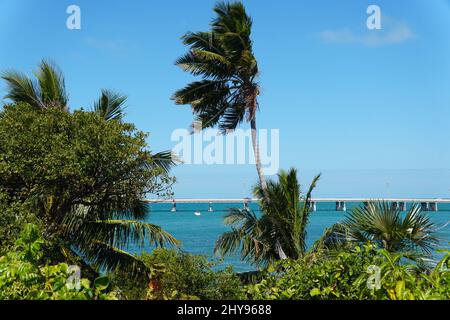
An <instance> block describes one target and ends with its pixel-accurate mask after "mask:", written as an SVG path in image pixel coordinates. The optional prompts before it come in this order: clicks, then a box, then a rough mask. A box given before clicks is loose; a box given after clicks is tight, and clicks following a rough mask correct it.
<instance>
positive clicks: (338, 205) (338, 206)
mask: <svg viewBox="0 0 450 320" xmlns="http://www.w3.org/2000/svg"><path fill="white" fill-rule="evenodd" d="M336 211H347V206H346V204H345V202H344V201H336Z"/></svg>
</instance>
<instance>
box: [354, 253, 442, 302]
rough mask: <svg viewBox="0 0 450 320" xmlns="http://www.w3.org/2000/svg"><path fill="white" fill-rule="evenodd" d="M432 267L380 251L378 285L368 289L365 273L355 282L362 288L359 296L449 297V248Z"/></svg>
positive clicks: (373, 297) (388, 297)
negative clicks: (415, 263) (408, 262)
mask: <svg viewBox="0 0 450 320" xmlns="http://www.w3.org/2000/svg"><path fill="white" fill-rule="evenodd" d="M442 252H444V253H446V254H445V256H444V257H443V258H442V259H441V261H439V263H437V264H436V266H435V267H434V268H433V269H431V270H424V269H423V268H422V267H420V266H417V265H412V264H404V263H401V261H402V259H403V258H404V255H403V254H399V253H397V254H392V253H389V252H388V251H387V250H380V251H379V254H380V255H381V256H382V257H383V261H382V263H381V264H380V265H379V268H380V269H379V270H380V285H379V288H373V289H369V288H368V286H367V285H365V284H366V283H367V280H368V279H367V275H366V274H363V275H362V276H361V278H360V279H359V280H358V281H356V282H355V286H359V288H361V293H360V297H361V298H369V299H383V300H385V299H390V300H436V299H438V300H449V299H450V269H449V267H450V251H449V250H442Z"/></svg>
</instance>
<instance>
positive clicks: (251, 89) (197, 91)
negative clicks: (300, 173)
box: [173, 3, 260, 131]
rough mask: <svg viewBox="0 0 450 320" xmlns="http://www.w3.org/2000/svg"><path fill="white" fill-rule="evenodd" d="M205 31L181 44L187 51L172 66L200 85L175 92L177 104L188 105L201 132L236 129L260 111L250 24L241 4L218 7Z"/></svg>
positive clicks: (249, 19)
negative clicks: (193, 77) (187, 47)
mask: <svg viewBox="0 0 450 320" xmlns="http://www.w3.org/2000/svg"><path fill="white" fill-rule="evenodd" d="M214 11H215V12H216V13H217V18H216V19H214V20H213V21H212V23H211V30H210V31H207V32H189V33H187V34H186V35H184V36H183V38H182V39H183V43H184V44H185V45H188V46H189V47H190V51H189V52H188V53H187V54H185V55H184V56H182V57H181V58H179V59H178V60H177V61H176V64H177V65H178V66H180V67H181V68H182V69H183V70H185V71H188V72H190V73H191V74H193V75H194V76H202V77H203V80H201V81H195V82H192V83H190V84H188V85H187V86H186V87H185V88H183V89H181V90H179V91H177V92H175V94H174V96H173V99H174V100H175V101H176V103H177V104H190V105H191V106H192V110H193V112H194V114H195V115H196V116H197V118H196V120H197V121H200V122H201V123H202V126H203V128H208V127H213V126H216V125H219V127H220V128H221V129H222V131H226V130H233V129H235V128H236V127H237V126H238V125H239V124H240V123H241V122H242V121H243V120H244V119H245V116H246V115H247V120H249V121H251V120H252V119H254V117H255V112H256V109H257V107H258V102H257V97H258V95H259V92H260V90H259V85H258V83H257V82H256V78H257V76H258V64H257V62H256V58H255V56H254V54H253V50H252V41H251V39H250V34H251V27H252V20H251V18H250V17H249V16H248V15H247V14H246V12H245V8H244V6H243V5H242V4H241V3H233V4H229V3H220V4H218V5H217V6H216V7H215V8H214Z"/></svg>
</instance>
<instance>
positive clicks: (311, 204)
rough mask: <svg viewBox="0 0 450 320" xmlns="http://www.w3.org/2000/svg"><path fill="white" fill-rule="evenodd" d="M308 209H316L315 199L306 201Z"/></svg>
mask: <svg viewBox="0 0 450 320" xmlns="http://www.w3.org/2000/svg"><path fill="white" fill-rule="evenodd" d="M307 206H308V209H309V210H311V211H317V203H316V202H315V201H311V202H308V204H307Z"/></svg>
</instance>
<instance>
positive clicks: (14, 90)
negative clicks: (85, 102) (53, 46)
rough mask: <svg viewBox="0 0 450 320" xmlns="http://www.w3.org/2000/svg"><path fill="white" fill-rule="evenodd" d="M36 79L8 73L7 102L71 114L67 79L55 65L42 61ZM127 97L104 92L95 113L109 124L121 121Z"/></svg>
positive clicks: (18, 73) (17, 72)
mask: <svg viewBox="0 0 450 320" xmlns="http://www.w3.org/2000/svg"><path fill="white" fill-rule="evenodd" d="M34 75H35V77H36V79H34V80H33V79H30V78H29V77H28V76H26V75H25V74H23V73H22V72H19V71H15V70H12V71H7V72H4V73H3V74H2V78H3V79H4V80H5V81H6V84H7V91H8V92H7V94H6V96H5V99H9V100H11V101H12V102H14V103H21V102H22V103H27V104H29V105H30V106H32V107H35V108H38V109H46V108H60V109H62V110H66V111H69V106H68V102H69V96H68V94H67V91H66V85H65V80H64V75H63V74H62V72H61V70H60V69H59V68H58V67H57V66H56V65H55V64H53V63H52V62H50V61H47V60H43V61H41V63H40V65H39V67H38V69H37V71H36V72H34ZM126 100H127V97H126V96H123V95H120V94H118V93H116V92H114V91H111V90H105V89H102V91H101V95H100V98H99V99H98V101H96V102H95V103H94V107H93V112H94V113H96V114H98V115H100V116H101V117H103V118H105V119H106V120H121V119H122V118H123V116H124V112H123V111H124V108H125V107H124V103H125V102H126Z"/></svg>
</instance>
